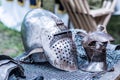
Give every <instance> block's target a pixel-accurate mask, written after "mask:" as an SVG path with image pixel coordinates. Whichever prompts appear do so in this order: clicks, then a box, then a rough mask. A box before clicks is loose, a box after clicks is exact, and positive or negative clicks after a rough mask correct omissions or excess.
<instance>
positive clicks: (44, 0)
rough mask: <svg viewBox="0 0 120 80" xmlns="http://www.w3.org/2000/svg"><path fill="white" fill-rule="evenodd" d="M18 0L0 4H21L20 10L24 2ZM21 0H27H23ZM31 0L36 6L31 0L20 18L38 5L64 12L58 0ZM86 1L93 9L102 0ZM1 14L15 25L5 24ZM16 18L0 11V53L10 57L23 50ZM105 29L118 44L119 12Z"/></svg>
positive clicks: (0, 1) (9, 0) (0, 2)
mask: <svg viewBox="0 0 120 80" xmlns="http://www.w3.org/2000/svg"><path fill="white" fill-rule="evenodd" d="M2 1H8V3H5V4H4V5H3V2H2ZM12 1H13V2H12ZM15 1H17V0H15ZM18 1H19V2H18V3H17V2H16V3H15V2H14V0H0V5H1V7H3V6H8V4H9V3H10V4H11V3H12V4H13V3H15V4H16V5H21V6H22V8H21V11H22V10H23V6H24V5H25V4H23V3H22V0H18ZM23 1H29V0H23ZM31 1H33V2H34V1H36V3H37V4H36V5H37V6H36V5H34V4H35V3H32V2H31V4H33V5H31V4H29V5H30V6H27V7H29V8H27V9H24V10H25V12H24V13H23V15H22V18H24V15H25V13H27V12H28V11H29V10H31V9H35V8H38V7H42V8H44V9H47V10H50V11H52V12H54V13H57V14H59V13H60V14H65V13H66V11H65V10H64V9H63V8H62V7H59V0H56V1H55V0H31ZM88 1H89V4H90V6H91V8H93V9H97V8H99V7H100V6H101V2H102V0H88ZM19 3H20V4H19ZM38 3H39V4H38ZM16 5H14V7H16ZM40 5H41V6H40ZM17 8H18V10H19V7H17ZM17 8H16V9H17ZM10 11H11V10H9V12H8V13H11V12H10ZM3 12H4V11H3ZM16 12H17V10H16ZM16 14H17V13H16ZM19 15H20V14H19ZM19 15H18V16H19ZM3 16H5V19H7V18H8V19H7V21H6V23H7V22H10V21H11V22H13V23H16V24H15V26H13V27H12V26H11V27H10V26H7V25H6V24H5V23H4V22H3V21H2V18H1V17H3ZM11 16H12V17H14V15H11ZM16 20H17V19H14V20H13V21H12V20H9V17H7V16H6V15H4V14H1V13H0V54H5V55H9V56H11V57H15V56H17V55H20V54H21V53H23V52H24V48H23V45H22V40H21V35H20V25H21V22H22V21H21V22H20V23H19V29H16V27H17V26H18V23H17V22H16ZM20 20H21V19H20ZM18 22H19V18H18ZM107 30H108V33H109V34H111V35H112V36H113V37H114V39H115V41H114V42H113V44H119V43H120V14H117V15H112V17H111V19H110V21H109V24H108V25H107Z"/></svg>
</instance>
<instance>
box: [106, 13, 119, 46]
mask: <svg viewBox="0 0 120 80" xmlns="http://www.w3.org/2000/svg"><path fill="white" fill-rule="evenodd" d="M107 30H108V33H109V34H111V35H112V36H113V37H114V39H115V41H114V42H113V43H114V44H120V15H119V16H112V17H111V19H110V22H109V24H108V26H107Z"/></svg>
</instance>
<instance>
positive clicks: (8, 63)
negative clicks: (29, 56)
mask: <svg viewBox="0 0 120 80" xmlns="http://www.w3.org/2000/svg"><path fill="white" fill-rule="evenodd" d="M12 75H15V76H14V77H16V79H18V77H22V78H25V76H24V70H23V68H22V66H20V65H19V64H18V63H17V62H16V61H14V60H13V59H12V58H10V57H9V56H5V55H0V80H10V77H11V76H12Z"/></svg>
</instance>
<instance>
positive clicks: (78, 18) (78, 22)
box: [60, 0, 116, 32]
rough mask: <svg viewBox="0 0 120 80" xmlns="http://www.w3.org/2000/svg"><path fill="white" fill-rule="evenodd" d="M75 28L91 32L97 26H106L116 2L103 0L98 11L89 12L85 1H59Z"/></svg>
mask: <svg viewBox="0 0 120 80" xmlns="http://www.w3.org/2000/svg"><path fill="white" fill-rule="evenodd" d="M60 1H61V3H62V5H63V6H64V8H65V9H66V11H67V12H68V15H69V17H70V20H71V21H72V23H73V25H74V27H75V28H80V29H84V30H86V31H87V32H93V31H95V30H96V29H97V27H98V25H103V26H105V29H106V26H107V24H108V22H109V19H110V17H111V15H112V13H113V12H114V7H115V4H116V0H104V1H103V5H102V7H101V8H100V9H96V10H91V9H90V6H89V4H88V1H87V0H60Z"/></svg>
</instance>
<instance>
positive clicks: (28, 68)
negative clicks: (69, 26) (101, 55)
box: [21, 35, 120, 80]
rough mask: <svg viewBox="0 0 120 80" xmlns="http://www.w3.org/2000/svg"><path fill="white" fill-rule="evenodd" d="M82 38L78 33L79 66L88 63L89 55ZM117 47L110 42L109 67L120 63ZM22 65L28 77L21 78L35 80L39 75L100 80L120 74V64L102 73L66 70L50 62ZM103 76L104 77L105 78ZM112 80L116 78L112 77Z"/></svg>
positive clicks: (47, 79) (61, 79)
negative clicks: (110, 70)
mask: <svg viewBox="0 0 120 80" xmlns="http://www.w3.org/2000/svg"><path fill="white" fill-rule="evenodd" d="M81 39H82V37H81V36H79V35H77V36H76V38H75V42H76V45H77V50H78V53H79V56H78V58H79V59H78V63H79V64H78V65H79V67H80V66H81V65H83V64H85V63H87V57H86V54H85V52H84V49H83V47H82V44H81V42H80V41H81ZM115 47H117V46H116V45H113V44H108V46H107V54H106V58H107V59H106V61H107V65H108V67H109V68H111V67H113V66H114V65H116V66H118V65H119V64H117V62H118V61H119V60H120V50H115ZM21 65H22V66H23V68H24V69H25V75H26V79H21V80H34V79H35V78H36V77H38V76H43V77H44V80H99V79H101V80H106V78H109V76H113V75H116V74H117V75H116V76H118V74H120V72H119V71H120V69H119V66H118V68H115V71H114V72H106V73H105V74H102V73H89V72H83V71H81V70H80V69H79V70H78V71H75V72H66V71H62V70H59V69H56V68H54V67H52V66H51V65H50V64H49V63H38V64H23V63H21ZM116 71H117V72H116ZM109 73H110V74H109ZM112 73H113V74H112ZM114 73H116V74H114ZM101 74H102V75H101ZM106 74H107V75H106ZM108 75H109V76H108ZM102 77H104V79H103V78H102ZM108 80H109V79H108ZM111 80H114V79H112V78H111Z"/></svg>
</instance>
